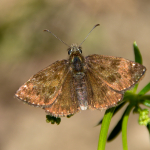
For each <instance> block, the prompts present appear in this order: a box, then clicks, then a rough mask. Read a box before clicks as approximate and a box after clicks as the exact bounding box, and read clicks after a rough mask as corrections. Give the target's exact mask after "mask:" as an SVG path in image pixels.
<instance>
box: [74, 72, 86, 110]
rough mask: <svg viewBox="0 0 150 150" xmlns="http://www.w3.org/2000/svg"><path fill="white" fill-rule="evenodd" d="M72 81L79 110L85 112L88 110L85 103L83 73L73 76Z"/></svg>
mask: <svg viewBox="0 0 150 150" xmlns="http://www.w3.org/2000/svg"><path fill="white" fill-rule="evenodd" d="M74 81H75V92H76V97H77V99H78V102H79V106H80V108H81V110H86V109H87V108H88V102H87V87H86V81H85V75H84V73H81V72H80V73H77V74H76V75H74Z"/></svg>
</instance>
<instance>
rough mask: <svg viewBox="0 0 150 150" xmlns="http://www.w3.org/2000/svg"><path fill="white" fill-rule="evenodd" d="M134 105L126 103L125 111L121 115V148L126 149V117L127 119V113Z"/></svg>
mask: <svg viewBox="0 0 150 150" xmlns="http://www.w3.org/2000/svg"><path fill="white" fill-rule="evenodd" d="M133 107H134V106H133V105H128V107H127V109H126V112H125V114H124V117H123V121H122V145H123V150H128V144H127V124H128V119H129V114H130V111H131V110H132V108H133Z"/></svg>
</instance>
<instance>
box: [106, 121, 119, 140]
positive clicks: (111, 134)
mask: <svg viewBox="0 0 150 150" xmlns="http://www.w3.org/2000/svg"><path fill="white" fill-rule="evenodd" d="M121 126H122V118H121V119H120V120H119V121H118V123H117V125H116V126H115V127H114V129H113V130H112V131H111V133H110V135H109V137H108V139H107V141H108V142H110V141H111V140H113V139H114V138H116V137H117V135H118V134H119V133H120V132H121Z"/></svg>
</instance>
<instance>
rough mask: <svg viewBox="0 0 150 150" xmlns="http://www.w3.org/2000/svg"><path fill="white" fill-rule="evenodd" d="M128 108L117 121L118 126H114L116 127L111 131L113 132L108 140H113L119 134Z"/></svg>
mask: <svg viewBox="0 0 150 150" xmlns="http://www.w3.org/2000/svg"><path fill="white" fill-rule="evenodd" d="M127 108H128V107H127ZM127 108H126V109H127ZM126 109H125V111H124V113H123V114H122V116H121V118H120V120H119V121H118V123H117V124H116V126H115V127H114V129H113V130H112V131H111V133H110V135H109V137H108V139H107V141H111V140H113V139H114V138H116V137H117V135H118V134H119V133H120V131H121V127H122V120H123V117H124V114H125V112H126Z"/></svg>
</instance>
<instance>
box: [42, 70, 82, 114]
mask: <svg viewBox="0 0 150 150" xmlns="http://www.w3.org/2000/svg"><path fill="white" fill-rule="evenodd" d="M43 109H45V111H46V112H47V113H49V114H50V115H52V116H55V117H62V116H67V115H71V114H74V113H76V112H78V111H79V110H80V106H79V101H78V100H77V95H76V87H75V84H74V82H73V75H72V72H71V71H70V72H69V73H68V74H67V76H66V78H65V80H64V82H63V85H62V87H61V92H60V94H59V95H58V96H57V98H56V101H55V102H54V103H53V104H52V105H51V106H45V107H44V108H43Z"/></svg>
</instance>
